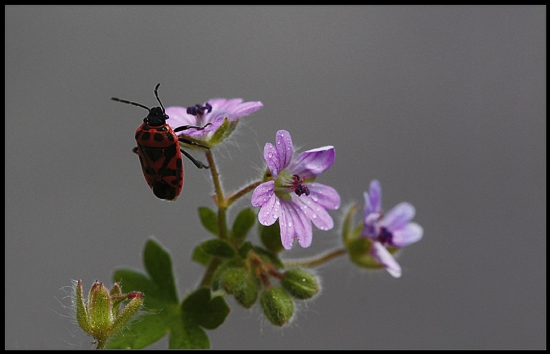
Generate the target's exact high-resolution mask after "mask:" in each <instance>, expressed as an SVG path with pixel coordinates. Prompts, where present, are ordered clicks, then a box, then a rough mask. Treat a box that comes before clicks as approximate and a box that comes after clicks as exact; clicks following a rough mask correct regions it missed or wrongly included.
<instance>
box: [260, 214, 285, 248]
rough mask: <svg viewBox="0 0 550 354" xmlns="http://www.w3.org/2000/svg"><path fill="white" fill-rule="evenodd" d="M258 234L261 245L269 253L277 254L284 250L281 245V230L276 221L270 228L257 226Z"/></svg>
mask: <svg viewBox="0 0 550 354" xmlns="http://www.w3.org/2000/svg"><path fill="white" fill-rule="evenodd" d="M258 233H259V234H260V241H262V245H264V247H265V248H267V249H268V250H270V251H271V252H273V253H275V254H277V253H279V252H281V251H283V250H284V249H285V248H284V247H283V244H282V243H281V229H280V227H279V222H278V221H277V222H275V223H274V224H273V225H270V226H263V225H262V224H258Z"/></svg>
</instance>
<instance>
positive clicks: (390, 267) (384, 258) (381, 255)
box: [370, 241, 401, 278]
mask: <svg viewBox="0 0 550 354" xmlns="http://www.w3.org/2000/svg"><path fill="white" fill-rule="evenodd" d="M370 255H371V256H372V257H374V258H375V259H376V260H377V261H378V262H380V264H382V265H383V266H384V268H386V270H387V271H388V272H389V273H390V274H391V275H392V276H393V277H394V278H399V277H401V266H399V263H397V261H396V260H395V258H394V257H393V256H392V254H391V253H390V252H389V251H388V250H387V249H386V247H384V246H382V244H381V243H380V242H376V241H374V242H373V243H372V247H371V249H370Z"/></svg>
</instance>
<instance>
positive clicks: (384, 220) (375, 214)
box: [361, 180, 423, 278]
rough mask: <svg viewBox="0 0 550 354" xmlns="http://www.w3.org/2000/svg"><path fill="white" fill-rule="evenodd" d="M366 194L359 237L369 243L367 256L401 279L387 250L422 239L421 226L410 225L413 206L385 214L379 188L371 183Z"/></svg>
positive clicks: (406, 206) (397, 265) (397, 268)
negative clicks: (369, 247)
mask: <svg viewBox="0 0 550 354" xmlns="http://www.w3.org/2000/svg"><path fill="white" fill-rule="evenodd" d="M369 192H370V194H369V193H366V192H365V218H364V220H363V230H362V232H361V236H363V237H366V238H369V239H370V240H372V247H371V249H370V255H371V256H372V257H373V258H375V259H376V260H377V261H378V262H379V263H380V264H382V265H383V266H384V267H385V268H386V270H387V271H388V272H389V273H390V274H391V275H392V276H394V277H396V278H399V277H400V276H401V267H400V266H399V263H397V261H396V260H395V258H394V257H393V255H392V254H391V253H390V251H388V250H387V249H386V247H393V248H402V247H405V246H408V245H410V244H411V243H414V242H417V241H419V240H420V239H421V238H422V233H423V229H422V227H421V226H420V225H418V224H417V223H414V222H410V221H411V220H412V218H413V217H414V214H415V210H414V207H413V206H412V205H411V204H409V203H400V204H398V205H397V206H395V207H394V208H393V209H391V210H390V211H389V212H387V213H386V214H384V213H383V211H382V187H381V186H380V182H378V181H377V180H374V181H372V182H371V184H370V189H369Z"/></svg>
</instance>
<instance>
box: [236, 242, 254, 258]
mask: <svg viewBox="0 0 550 354" xmlns="http://www.w3.org/2000/svg"><path fill="white" fill-rule="evenodd" d="M252 248H253V246H252V243H251V242H250V241H247V242H245V243H244V244H243V245H242V246H241V248H239V256H240V257H241V258H242V259H246V258H247V257H248V252H250V251H251V250H252Z"/></svg>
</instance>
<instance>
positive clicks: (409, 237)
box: [391, 222, 424, 247]
mask: <svg viewBox="0 0 550 354" xmlns="http://www.w3.org/2000/svg"><path fill="white" fill-rule="evenodd" d="M423 233H424V230H423V229H422V226H420V225H418V224H417V223H414V222H411V223H409V224H407V225H405V226H404V227H402V228H400V229H399V230H396V231H394V232H393V237H392V242H391V243H392V244H393V245H395V246H397V247H405V246H408V245H410V244H411V243H415V242H417V241H420V239H421V238H422V234H423Z"/></svg>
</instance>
